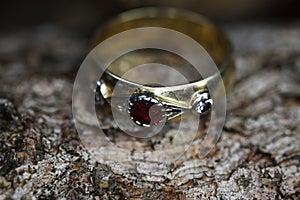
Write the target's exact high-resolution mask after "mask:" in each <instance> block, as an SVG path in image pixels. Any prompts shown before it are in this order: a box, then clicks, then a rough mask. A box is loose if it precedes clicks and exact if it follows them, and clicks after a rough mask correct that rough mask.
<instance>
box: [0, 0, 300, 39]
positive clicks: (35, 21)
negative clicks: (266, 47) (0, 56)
mask: <svg viewBox="0 0 300 200" xmlns="http://www.w3.org/2000/svg"><path fill="white" fill-rule="evenodd" d="M297 2H298V1H296V0H210V1H207V0H110V1H100V0H90V1H76V0H75V1H74V0H73V1H71V0H65V1H61V0H44V1H41V0H27V1H2V2H1V6H0V23H1V32H5V31H11V30H14V29H20V28H31V27H36V26H39V25H41V24H55V25H58V26H63V27H65V28H67V29H68V30H71V31H73V32H74V33H78V34H84V35H87V36H88V35H90V34H92V33H93V31H94V30H95V29H96V28H97V27H98V26H99V25H100V24H101V23H102V22H103V21H104V20H106V19H107V18H109V17H111V16H112V15H115V14H117V13H119V12H121V11H124V10H128V9H130V8H135V7H142V6H152V5H155V6H157V5H158V6H171V7H181V8H187V9H190V10H194V11H197V12H199V13H201V14H204V15H206V16H208V17H209V18H211V19H212V20H214V21H216V22H219V23H230V22H238V21H242V22H244V21H270V22H275V23H277V22H280V23H286V22H287V23H288V22H290V21H294V20H297V19H299V17H300V12H299V3H297Z"/></svg>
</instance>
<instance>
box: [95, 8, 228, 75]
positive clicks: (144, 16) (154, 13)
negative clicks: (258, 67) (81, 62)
mask: <svg viewBox="0 0 300 200" xmlns="http://www.w3.org/2000/svg"><path fill="white" fill-rule="evenodd" d="M140 27H162V28H168V29H172V30H175V31H178V32H181V33H183V34H186V35H188V36H189V37H191V38H193V39H194V40H196V41H197V42H198V43H199V44H201V45H202V46H203V47H204V49H205V50H206V51H207V52H208V53H209V55H210V56H211V57H212V58H213V60H214V62H215V63H216V64H217V66H218V67H219V70H221V71H222V68H223V66H224V64H226V62H228V59H230V57H231V54H232V48H231V45H230V43H229V41H228V40H227V37H226V36H225V35H224V34H223V33H222V32H221V31H219V30H218V29H217V28H216V27H215V26H214V25H213V24H212V23H211V22H210V21H209V20H207V19H206V18H204V17H202V16H200V15H198V14H195V13H192V12H187V11H183V10H180V11H179V10H177V9H172V8H160V9H158V8H143V9H136V10H132V11H130V13H123V14H120V15H119V16H118V17H116V18H114V19H112V20H110V21H109V22H107V23H106V24H105V25H104V26H102V27H101V28H100V29H99V30H98V32H97V34H96V36H95V39H94V41H93V44H94V46H95V45H96V44H99V43H100V42H102V41H104V40H105V39H107V38H109V37H111V36H113V35H115V34H118V33H120V32H123V31H126V30H130V29H134V28H140Z"/></svg>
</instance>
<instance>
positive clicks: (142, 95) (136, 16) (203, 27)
mask: <svg viewBox="0 0 300 200" xmlns="http://www.w3.org/2000/svg"><path fill="white" fill-rule="evenodd" d="M149 19H150V20H149ZM141 26H156V27H163V28H167V29H174V30H176V31H178V32H182V33H184V34H186V35H188V36H190V37H191V38H192V39H194V40H195V41H197V42H199V44H201V45H203V47H204V48H205V50H207V52H208V53H209V55H210V56H211V57H212V59H213V60H214V62H215V63H216V65H217V67H218V69H219V72H218V73H217V74H213V75H211V76H209V77H206V78H204V79H201V80H196V81H191V82H189V83H187V84H182V85H174V86H168V87H163V86H151V85H143V84H139V83H136V82H134V81H130V80H126V79H123V78H122V75H123V74H124V73H126V71H128V70H130V69H131V68H125V69H123V68H122V67H119V68H116V69H113V70H111V69H110V68H107V69H105V72H104V73H103V75H102V77H100V80H99V81H98V83H97V89H96V92H95V94H96V97H95V98H96V100H105V101H106V102H108V103H111V100H112V98H115V99H117V101H116V102H117V103H114V104H111V106H112V107H114V108H116V109H117V110H118V111H119V112H122V113H125V114H127V115H128V114H129V116H130V117H131V119H133V117H132V106H133V105H134V103H136V102H138V101H145V102H150V103H152V104H153V105H157V106H159V107H161V108H162V110H163V112H164V115H163V118H164V119H165V120H170V119H173V118H176V117H178V116H180V115H181V114H182V113H184V112H185V111H188V110H192V111H193V112H195V113H197V114H200V115H201V114H206V113H208V112H210V110H211V108H212V106H213V99H212V98H211V97H210V94H214V95H212V96H214V97H215V93H213V92H215V91H216V92H217V87H218V84H219V83H220V81H223V82H224V85H225V87H227V88H228V87H229V86H230V85H231V84H232V82H233V74H234V68H235V67H234V60H233V54H232V47H231V45H230V43H229V41H228V39H227V37H225V35H224V34H223V33H222V32H220V31H219V30H218V29H217V28H216V27H215V26H214V25H213V24H212V23H211V22H210V21H209V20H207V19H205V18H204V17H202V16H200V15H197V14H195V13H190V12H187V11H182V10H177V9H159V8H142V9H137V10H133V11H129V12H125V13H123V14H121V15H120V16H118V17H116V18H114V19H113V20H111V21H109V22H108V23H107V25H106V26H104V27H102V28H101V29H100V30H99V32H98V34H97V35H96V37H95V40H94V44H98V43H100V42H102V41H104V40H105V39H107V38H108V37H110V36H113V35H115V34H117V33H120V32H122V31H126V30H130V29H133V28H138V27H141ZM132 67H134V66H132ZM219 75H221V76H222V79H223V80H219V79H217V77H219ZM117 83H120V84H121V86H122V89H121V90H120V91H122V93H121V94H118V95H119V96H118V95H117V96H114V94H113V90H114V87H115V86H116V84H117ZM208 85H213V87H212V89H213V90H214V91H211V88H209V89H210V91H208ZM132 88H137V89H135V90H134V92H133V91H132ZM101 102H103V101H101ZM126 112H127V113H126ZM133 121H134V122H135V123H136V124H137V125H140V126H143V127H150V126H151V125H152V124H144V123H141V122H140V121H137V120H133ZM162 121H163V120H162Z"/></svg>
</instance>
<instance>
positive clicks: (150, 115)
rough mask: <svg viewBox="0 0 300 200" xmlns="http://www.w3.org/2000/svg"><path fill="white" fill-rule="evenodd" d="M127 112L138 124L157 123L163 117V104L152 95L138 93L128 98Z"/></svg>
mask: <svg viewBox="0 0 300 200" xmlns="http://www.w3.org/2000/svg"><path fill="white" fill-rule="evenodd" d="M129 114H130V117H131V119H132V120H133V121H134V122H135V123H136V124H138V125H141V126H151V125H158V124H159V122H161V121H162V120H163V118H164V110H163V106H162V105H161V103H160V102H158V101H157V100H156V99H154V98H153V97H151V96H149V95H146V94H140V95H137V96H133V97H131V98H130V103H129Z"/></svg>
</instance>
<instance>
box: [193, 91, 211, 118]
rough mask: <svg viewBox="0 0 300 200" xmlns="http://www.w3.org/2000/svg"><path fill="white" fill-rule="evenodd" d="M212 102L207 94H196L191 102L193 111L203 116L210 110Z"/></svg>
mask: <svg viewBox="0 0 300 200" xmlns="http://www.w3.org/2000/svg"><path fill="white" fill-rule="evenodd" d="M212 105H213V100H212V99H211V98H210V95H209V93H208V92H202V93H198V94H197V95H196V97H195V100H194V102H193V109H194V111H195V112H196V113H199V114H205V113H208V112H209V111H210V110H211V107H212Z"/></svg>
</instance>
